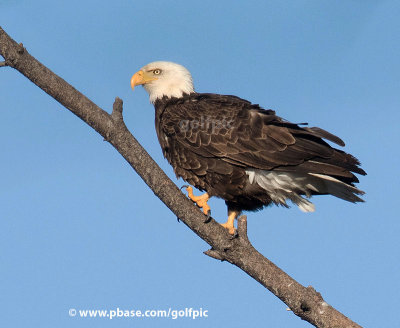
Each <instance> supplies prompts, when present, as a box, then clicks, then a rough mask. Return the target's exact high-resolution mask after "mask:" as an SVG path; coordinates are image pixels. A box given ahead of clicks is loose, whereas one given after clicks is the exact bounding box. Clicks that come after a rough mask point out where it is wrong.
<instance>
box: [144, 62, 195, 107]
mask: <svg viewBox="0 0 400 328" xmlns="http://www.w3.org/2000/svg"><path fill="white" fill-rule="evenodd" d="M143 69H145V70H152V69H160V70H161V74H160V75H159V77H158V78H157V79H156V80H154V81H151V82H150V83H147V84H145V85H143V86H144V88H145V89H146V91H147V92H148V94H149V96H150V102H152V103H154V102H155V101H156V100H157V99H159V98H162V97H164V96H167V97H177V98H180V97H182V96H183V94H184V93H187V94H189V93H192V92H194V87H193V81H192V76H191V74H190V72H189V71H188V70H187V69H186V68H185V67H183V66H182V65H179V64H175V63H172V62H165V61H160V62H153V63H150V64H148V65H146V66H145V67H143Z"/></svg>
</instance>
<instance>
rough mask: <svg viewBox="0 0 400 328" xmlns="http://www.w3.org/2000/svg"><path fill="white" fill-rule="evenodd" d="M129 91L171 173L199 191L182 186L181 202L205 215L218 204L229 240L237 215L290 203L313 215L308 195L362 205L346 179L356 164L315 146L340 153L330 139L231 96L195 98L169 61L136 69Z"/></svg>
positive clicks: (187, 78)
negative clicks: (145, 113)
mask: <svg viewBox="0 0 400 328" xmlns="http://www.w3.org/2000/svg"><path fill="white" fill-rule="evenodd" d="M137 85H143V86H144V88H145V90H146V91H147V92H148V93H149V96H150V101H151V103H153V104H154V107H155V125H156V131H157V136H158V140H159V142H160V145H161V148H162V151H163V153H164V156H165V157H166V159H167V160H168V162H169V163H170V164H171V165H172V167H173V169H174V171H175V174H176V175H177V177H181V178H183V180H185V181H186V182H188V183H189V184H190V185H192V186H194V187H196V188H197V189H200V190H201V191H205V192H206V193H205V194H203V195H201V196H194V195H193V189H192V187H190V186H187V191H188V194H189V198H190V199H192V200H193V201H194V202H195V203H196V204H197V205H198V206H199V207H200V208H202V210H203V212H204V213H205V214H208V215H209V214H210V207H209V206H208V204H207V200H208V199H209V198H210V197H212V196H216V197H220V198H222V199H224V200H225V203H226V205H227V207H228V220H227V222H226V223H224V224H222V225H223V226H224V227H225V228H226V229H228V232H229V233H230V234H234V233H235V228H234V221H235V219H236V218H237V216H238V215H239V214H240V213H241V212H242V211H255V210H259V209H261V208H263V207H264V206H268V205H270V204H276V205H282V206H284V207H288V204H287V201H288V200H290V201H291V202H292V203H294V204H296V205H297V206H298V207H299V208H300V210H302V211H304V212H313V211H314V209H315V207H314V204H313V203H311V202H310V200H309V198H310V197H311V196H312V195H327V194H330V195H333V196H335V197H338V198H341V199H344V200H346V201H349V202H353V203H356V202H362V201H363V200H362V199H361V198H359V197H358V196H357V195H362V194H364V192H363V191H361V190H359V189H357V188H356V187H355V186H354V183H357V182H358V179H357V177H356V176H355V175H354V173H358V174H361V175H365V174H366V173H365V172H364V170H362V169H361V168H360V162H359V161H358V160H357V159H356V158H355V157H353V156H352V155H350V154H347V153H345V152H344V151H342V150H338V149H336V148H333V147H331V146H330V145H329V144H328V143H327V142H326V141H324V140H323V139H326V140H328V141H331V142H333V143H335V144H337V145H339V146H344V142H343V141H342V140H341V139H340V138H338V137H337V136H335V135H333V134H331V133H329V132H327V131H325V130H323V129H321V128H317V127H306V126H305V124H304V123H302V124H294V123H290V122H289V121H286V120H285V119H283V118H281V117H279V116H277V115H276V114H275V111H273V110H270V109H263V108H262V107H260V106H259V105H256V104H252V103H251V102H249V101H247V100H244V99H241V98H239V97H236V96H231V95H220V94H213V93H197V92H195V91H194V88H193V82H192V77H191V74H190V72H189V71H188V70H187V69H186V68H185V67H183V66H181V65H179V64H175V63H172V62H165V61H157V62H153V63H150V64H148V65H146V66H144V67H143V68H141V69H140V70H139V71H138V72H136V73H135V74H134V75H133V76H132V79H131V86H132V88H134V87H135V86H137Z"/></svg>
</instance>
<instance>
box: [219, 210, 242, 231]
mask: <svg viewBox="0 0 400 328" xmlns="http://www.w3.org/2000/svg"><path fill="white" fill-rule="evenodd" d="M239 214H240V212H239V211H234V210H228V220H227V221H226V222H225V223H221V225H222V226H223V227H224V228H226V229H228V232H229V234H231V235H234V234H235V225H234V222H235V219H236V218H237V217H238V216H239Z"/></svg>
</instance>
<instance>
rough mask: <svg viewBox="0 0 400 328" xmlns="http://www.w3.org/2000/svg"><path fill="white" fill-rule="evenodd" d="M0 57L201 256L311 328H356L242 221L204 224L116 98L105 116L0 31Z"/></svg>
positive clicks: (243, 219) (196, 210) (20, 45)
mask: <svg viewBox="0 0 400 328" xmlns="http://www.w3.org/2000/svg"><path fill="white" fill-rule="evenodd" d="M0 55H1V56H3V57H4V59H5V62H4V64H3V65H0V66H10V67H12V68H14V69H16V70H18V71H19V72H20V73H21V74H23V75H25V76H26V77H27V78H28V79H29V80H31V81H32V82H33V83H35V84H36V85H37V86H38V87H39V88H41V89H42V90H43V91H45V92H46V93H47V94H49V95H50V96H52V97H53V98H54V99H56V100H57V101H58V102H60V103H61V104H62V105H63V106H65V107H66V108H67V109H69V110H70V111H71V112H72V113H74V114H75V115H76V116H78V117H79V118H81V119H82V120H83V121H85V122H86V123H87V124H88V125H89V126H91V127H92V128H93V129H94V130H96V131H97V132H98V133H99V134H101V135H102V136H103V137H104V139H105V140H107V141H108V142H109V143H110V144H111V145H113V146H114V148H115V149H116V150H117V151H118V152H119V153H120V154H121V155H122V156H123V157H124V158H125V160H126V161H127V162H128V163H129V164H130V165H131V166H132V168H133V169H134V170H135V171H136V172H137V173H138V174H139V175H140V177H141V178H142V179H143V180H144V181H145V182H146V184H147V185H148V186H149V187H150V188H151V190H152V191H153V192H154V193H155V194H156V196H157V197H158V198H159V199H161V200H162V201H163V202H164V204H165V205H167V206H168V208H169V209H170V210H171V211H172V212H173V213H175V214H176V216H177V217H178V218H179V219H180V220H181V221H182V222H183V223H185V224H186V225H187V226H188V227H189V228H190V229H191V230H192V231H193V232H194V233H196V234H197V235H198V236H199V237H200V238H202V239H203V240H205V241H206V242H207V243H208V244H209V245H210V246H211V249H210V250H208V251H206V252H205V254H206V255H208V256H211V257H213V258H215V259H218V260H221V261H228V262H230V263H232V264H234V265H236V266H237V267H239V268H240V269H242V270H243V271H244V272H246V273H247V274H248V275H250V276H251V277H253V278H254V279H255V280H257V281H258V282H259V283H260V284H261V285H263V286H264V287H265V288H267V289H268V290H269V291H271V292H272V293H273V294H274V295H276V296H277V297H278V298H279V299H281V300H282V301H283V302H284V303H285V304H286V305H287V306H288V307H289V308H290V310H292V311H293V313H295V314H296V315H298V316H299V317H300V318H301V319H303V320H306V321H308V322H310V323H311V324H313V325H314V326H316V327H321V328H322V327H323V328H333V327H360V326H359V325H357V324H356V323H354V322H353V321H351V320H350V319H349V318H347V317H346V316H344V315H343V314H341V313H340V312H338V311H337V310H336V309H334V308H333V307H332V306H330V305H328V304H327V303H326V302H325V301H324V300H323V298H322V296H321V295H320V294H319V293H318V292H316V291H315V290H314V288H312V287H311V286H309V287H304V286H302V285H301V284H299V283H298V282H297V281H295V280H294V279H293V278H291V277H290V276H289V275H287V274H286V273H285V272H283V271H282V270H281V269H279V268H278V267H277V266H276V265H275V264H273V263H272V262H271V261H269V260H268V259H267V258H265V257H264V256H262V255H261V254H260V253H259V252H258V251H257V250H256V249H255V248H254V247H253V246H252V245H251V243H250V241H249V239H248V238H247V222H246V217H244V216H242V217H241V218H239V220H238V234H237V236H236V237H235V238H232V237H231V236H230V235H229V234H228V233H227V232H226V230H225V229H224V228H223V227H221V226H220V225H219V224H218V223H217V222H216V221H215V220H213V219H210V220H205V216H204V214H203V213H202V212H201V211H200V210H199V209H198V208H196V207H195V206H194V205H193V204H192V202H191V201H190V200H189V199H188V198H187V197H186V196H185V195H183V194H182V193H181V192H180V190H179V189H178V188H177V187H176V185H175V184H174V183H173V182H172V181H171V180H170V179H169V178H168V177H167V175H166V174H165V173H164V172H163V171H162V170H161V169H160V167H159V166H158V165H157V164H156V163H155V162H154V160H153V159H152V158H151V157H150V156H149V154H148V153H147V152H146V151H145V150H144V149H143V147H142V146H141V145H140V144H139V143H138V142H137V140H136V139H135V138H134V137H133V135H132V134H131V133H130V132H129V131H128V129H127V128H126V126H125V124H124V121H123V116H122V100H121V99H119V98H116V99H115V102H114V106H113V111H112V114H108V113H107V112H105V111H104V110H102V109H101V108H100V107H98V106H97V105H96V104H94V103H93V102H92V101H91V100H89V99H88V98H87V97H86V96H84V95H83V94H82V93H80V92H79V91H78V90H76V89H75V88H74V87H72V86H71V85H70V84H68V83H67V82H66V81H64V80H63V79H62V78H61V77H59V76H57V75H56V74H54V73H53V72H52V71H50V70H49V69H48V68H47V67H45V66H44V65H43V64H41V63H40V62H39V61H37V60H36V59H35V58H34V57H32V56H31V55H30V54H29V53H28V52H27V51H26V49H25V48H24V46H23V45H22V44H17V43H16V42H15V41H14V40H13V39H11V38H10V37H9V36H8V35H7V34H6V33H5V31H4V30H3V29H2V28H1V27H0ZM5 63H7V65H6V64H5Z"/></svg>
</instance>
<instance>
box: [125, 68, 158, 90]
mask: <svg viewBox="0 0 400 328" xmlns="http://www.w3.org/2000/svg"><path fill="white" fill-rule="evenodd" d="M154 80H157V78H156V77H154V76H153V73H152V72H145V71H143V70H140V71H138V72H136V73H135V74H133V76H132V78H131V87H132V90H133V89H135V87H136V86H137V85H141V84H146V83H149V82H151V81H154Z"/></svg>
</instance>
